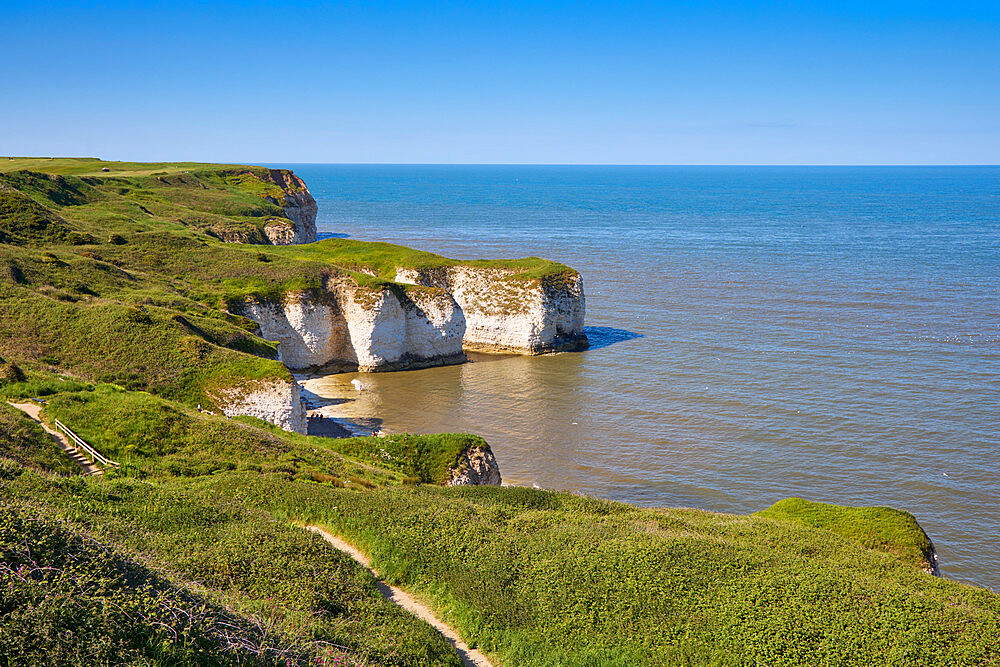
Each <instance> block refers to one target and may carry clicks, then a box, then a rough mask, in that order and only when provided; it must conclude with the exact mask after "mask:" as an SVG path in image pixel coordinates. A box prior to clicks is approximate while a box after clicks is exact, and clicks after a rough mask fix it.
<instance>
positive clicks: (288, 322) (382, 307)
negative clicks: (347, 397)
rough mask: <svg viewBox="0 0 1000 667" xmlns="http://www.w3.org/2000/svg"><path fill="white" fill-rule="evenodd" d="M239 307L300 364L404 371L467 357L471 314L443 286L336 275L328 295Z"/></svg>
mask: <svg viewBox="0 0 1000 667" xmlns="http://www.w3.org/2000/svg"><path fill="white" fill-rule="evenodd" d="M233 310H234V311H235V312H238V313H239V314H241V315H245V316H247V317H250V318H251V319H253V320H254V321H255V322H257V324H258V326H259V327H260V330H261V335H262V336H263V337H264V338H267V339H269V340H276V341H278V342H279V343H280V345H279V347H278V349H279V352H280V354H281V360H282V362H284V364H285V365H286V366H288V367H289V368H291V369H293V370H302V369H306V368H316V367H321V366H327V367H330V366H333V367H342V368H344V369H359V370H363V371H381V370H401V369H406V368H422V367H426V366H436V365H442V364H448V363H459V362H462V361H464V360H465V354H464V353H463V351H462V335H463V334H464V332H465V318H464V316H463V314H462V310H461V308H459V307H458V305H457V304H456V303H455V301H454V299H452V298H451V297H450V296H449V295H448V294H447V293H445V292H443V291H441V290H430V289H428V290H413V289H410V290H404V289H401V288H392V287H389V286H384V287H380V288H371V287H359V286H358V285H357V284H355V283H354V282H353V281H351V280H350V279H346V278H339V279H337V278H333V279H330V280H328V281H327V284H326V285H325V289H324V290H323V291H322V292H321V293H315V292H300V293H295V294H287V295H286V296H285V298H284V300H283V301H282V302H281V303H274V302H266V301H254V300H247V301H246V302H244V303H243V304H241V305H240V306H239V307H237V308H233Z"/></svg>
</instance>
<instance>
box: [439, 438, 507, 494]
mask: <svg viewBox="0 0 1000 667" xmlns="http://www.w3.org/2000/svg"><path fill="white" fill-rule="evenodd" d="M450 472H451V478H450V479H449V480H448V482H447V483H446V484H445V486H500V483H501V481H502V480H501V478H500V466H499V464H497V460H496V457H495V456H493V451H492V450H491V449H490V448H489V446H485V447H473V448H471V449H467V450H465V451H464V452H462V454H461V456H459V458H458V461H457V462H456V463H455V465H454V466H452V468H451V471H450Z"/></svg>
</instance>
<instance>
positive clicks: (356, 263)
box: [275, 239, 576, 281]
mask: <svg viewBox="0 0 1000 667" xmlns="http://www.w3.org/2000/svg"><path fill="white" fill-rule="evenodd" d="M275 253H276V254H280V255H282V256H286V257H297V258H302V259H310V260H315V261H322V262H328V263H330V264H334V265H336V266H339V267H343V268H345V269H352V270H355V271H359V270H369V271H372V272H374V273H375V274H376V276H377V277H379V278H381V279H383V280H386V281H393V280H395V279H396V269H397V268H409V269H417V270H433V269H442V268H448V267H454V266H475V267H481V268H495V269H501V270H505V271H511V272H513V273H512V275H511V276H510V278H512V279H515V280H540V279H543V278H552V277H557V276H561V275H564V274H574V275H575V274H576V272H575V271H574V270H573V269H571V268H569V267H568V266H566V265H565V264H560V263H558V262H553V261H550V260H546V259H539V258H538V257H526V258H524V259H477V260H456V259H448V258H447V257H442V256H441V255H435V254H434V253H430V252H424V251H422V250H414V249H413V248H407V247H405V246H400V245H393V244H391V243H374V242H367V241H355V240H353V239H324V240H322V241H317V242H316V243H310V244H308V245H302V246H283V247H280V248H275Z"/></svg>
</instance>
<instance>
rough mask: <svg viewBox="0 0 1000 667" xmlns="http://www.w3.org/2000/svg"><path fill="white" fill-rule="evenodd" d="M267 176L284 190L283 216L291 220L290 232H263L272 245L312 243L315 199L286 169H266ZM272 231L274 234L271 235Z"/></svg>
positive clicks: (275, 230)
mask: <svg viewBox="0 0 1000 667" xmlns="http://www.w3.org/2000/svg"><path fill="white" fill-rule="evenodd" d="M268 178H269V180H270V181H271V182H272V183H274V184H275V185H277V186H279V187H280V188H281V189H282V190H284V191H285V201H284V202H281V206H282V209H283V210H284V212H285V216H287V217H288V219H289V220H291V221H292V227H291V233H290V234H288V233H280V234H279V233H278V230H277V229H273V230H272V231H271V232H269V231H268V226H270V223H269V225H268V226H265V227H264V232H265V233H266V234H267V236H268V238H270V239H271V243H273V244H274V245H290V244H296V243H312V242H313V241H315V240H316V210H317V208H316V200H315V199H313V196H312V194H310V193H309V188H307V187H306V184H305V182H304V181H303V180H302V179H301V178H299V177H298V176H296V175H295V174H293V173H292V172H291V171H288V170H287V169H268ZM272 233H273V234H274V236H272Z"/></svg>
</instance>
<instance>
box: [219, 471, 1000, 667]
mask: <svg viewBox="0 0 1000 667" xmlns="http://www.w3.org/2000/svg"><path fill="white" fill-rule="evenodd" d="M248 483H249V482H245V481H241V482H240V485H241V487H242V488H247V487H246V484H248ZM231 484H235V481H233V480H230V481H225V480H221V479H220V480H218V485H219V487H218V488H220V489H222V488H226V487H227V486H228V485H231ZM220 492H221V491H220ZM253 493H255V494H256V495H257V496H258V497H260V498H267V499H270V502H271V503H273V504H274V505H277V506H278V507H279V508H281V509H283V511H284V512H286V513H287V515H289V516H293V517H296V518H297V519H298V520H301V521H306V522H315V523H319V524H322V525H325V526H327V527H328V528H329V529H330V530H332V531H333V532H334V533H339V534H342V535H345V536H346V537H347V538H348V539H350V540H351V541H353V542H354V543H356V544H358V545H360V546H361V548H363V549H364V550H365V551H366V552H368V553H369V554H371V555H372V556H373V558H374V561H373V562H374V565H375V567H376V568H378V569H379V571H380V572H381V573H383V575H384V576H387V577H388V578H389V579H390V580H392V581H395V582H397V583H401V584H403V585H405V586H407V587H410V588H413V589H416V590H417V591H419V592H420V593H422V594H423V595H424V596H426V597H427V598H429V599H431V600H433V601H434V603H435V606H436V607H437V608H438V609H439V610H443V612H444V615H445V617H446V618H447V619H448V620H450V621H451V622H453V623H454V624H456V625H457V626H458V627H459V628H461V630H462V632H463V634H464V636H465V638H466V639H467V640H471V641H474V642H476V643H478V644H479V645H480V646H481V647H482V648H485V649H486V650H487V651H488V652H490V653H492V654H494V655H497V656H499V657H500V658H501V661H502V662H503V664H511V665H662V664H734V665H742V664H766V665H800V664H831V665H832V664H835V665H871V664H898V665H912V664H960V665H976V664H994V663H995V662H996V661H998V660H1000V598H998V597H997V596H996V595H994V594H992V593H990V592H989V591H986V590H983V589H976V588H973V587H969V586H965V585H962V584H958V583H955V582H951V581H946V580H943V579H939V578H935V577H932V576H930V575H928V574H926V573H924V572H922V571H921V570H920V569H918V568H917V567H915V566H914V564H913V562H912V560H911V559H909V558H901V557H899V556H896V555H895V554H892V553H886V552H884V551H880V550H871V549H866V548H864V547H862V546H860V545H858V544H857V543H856V542H855V541H854V540H852V539H848V538H845V537H843V536H841V535H839V534H837V533H836V532H833V531H818V530H815V529H811V528H805V527H801V526H798V525H794V524H791V523H789V522H787V521H776V520H772V519H766V518H763V517H758V516H732V515H724V514H715V513H710V512H703V511H698V510H679V509H669V510H647V509H639V508H635V507H630V506H628V505H624V504H620V503H613V502H607V501H599V500H591V499H587V498H580V497H575V496H571V495H569V494H565V493H553V492H548V491H538V490H532V489H523V488H522V489H519V488H499V489H497V488H466V489H435V488H433V487H420V488H414V489H407V488H400V487H392V488H386V489H381V490H378V491H373V492H371V493H369V494H366V495H364V496H358V495H353V496H352V495H350V494H346V493H342V492H339V491H337V490H334V489H329V490H327V489H320V488H305V487H303V488H299V489H295V490H294V491H291V490H289V491H285V492H284V493H282V489H281V488H279V487H278V486H277V485H276V484H273V483H272V482H271V481H269V480H263V479H261V480H260V481H259V482H258V483H257V490H256V491H254V492H253ZM282 496H283V497H282Z"/></svg>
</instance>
